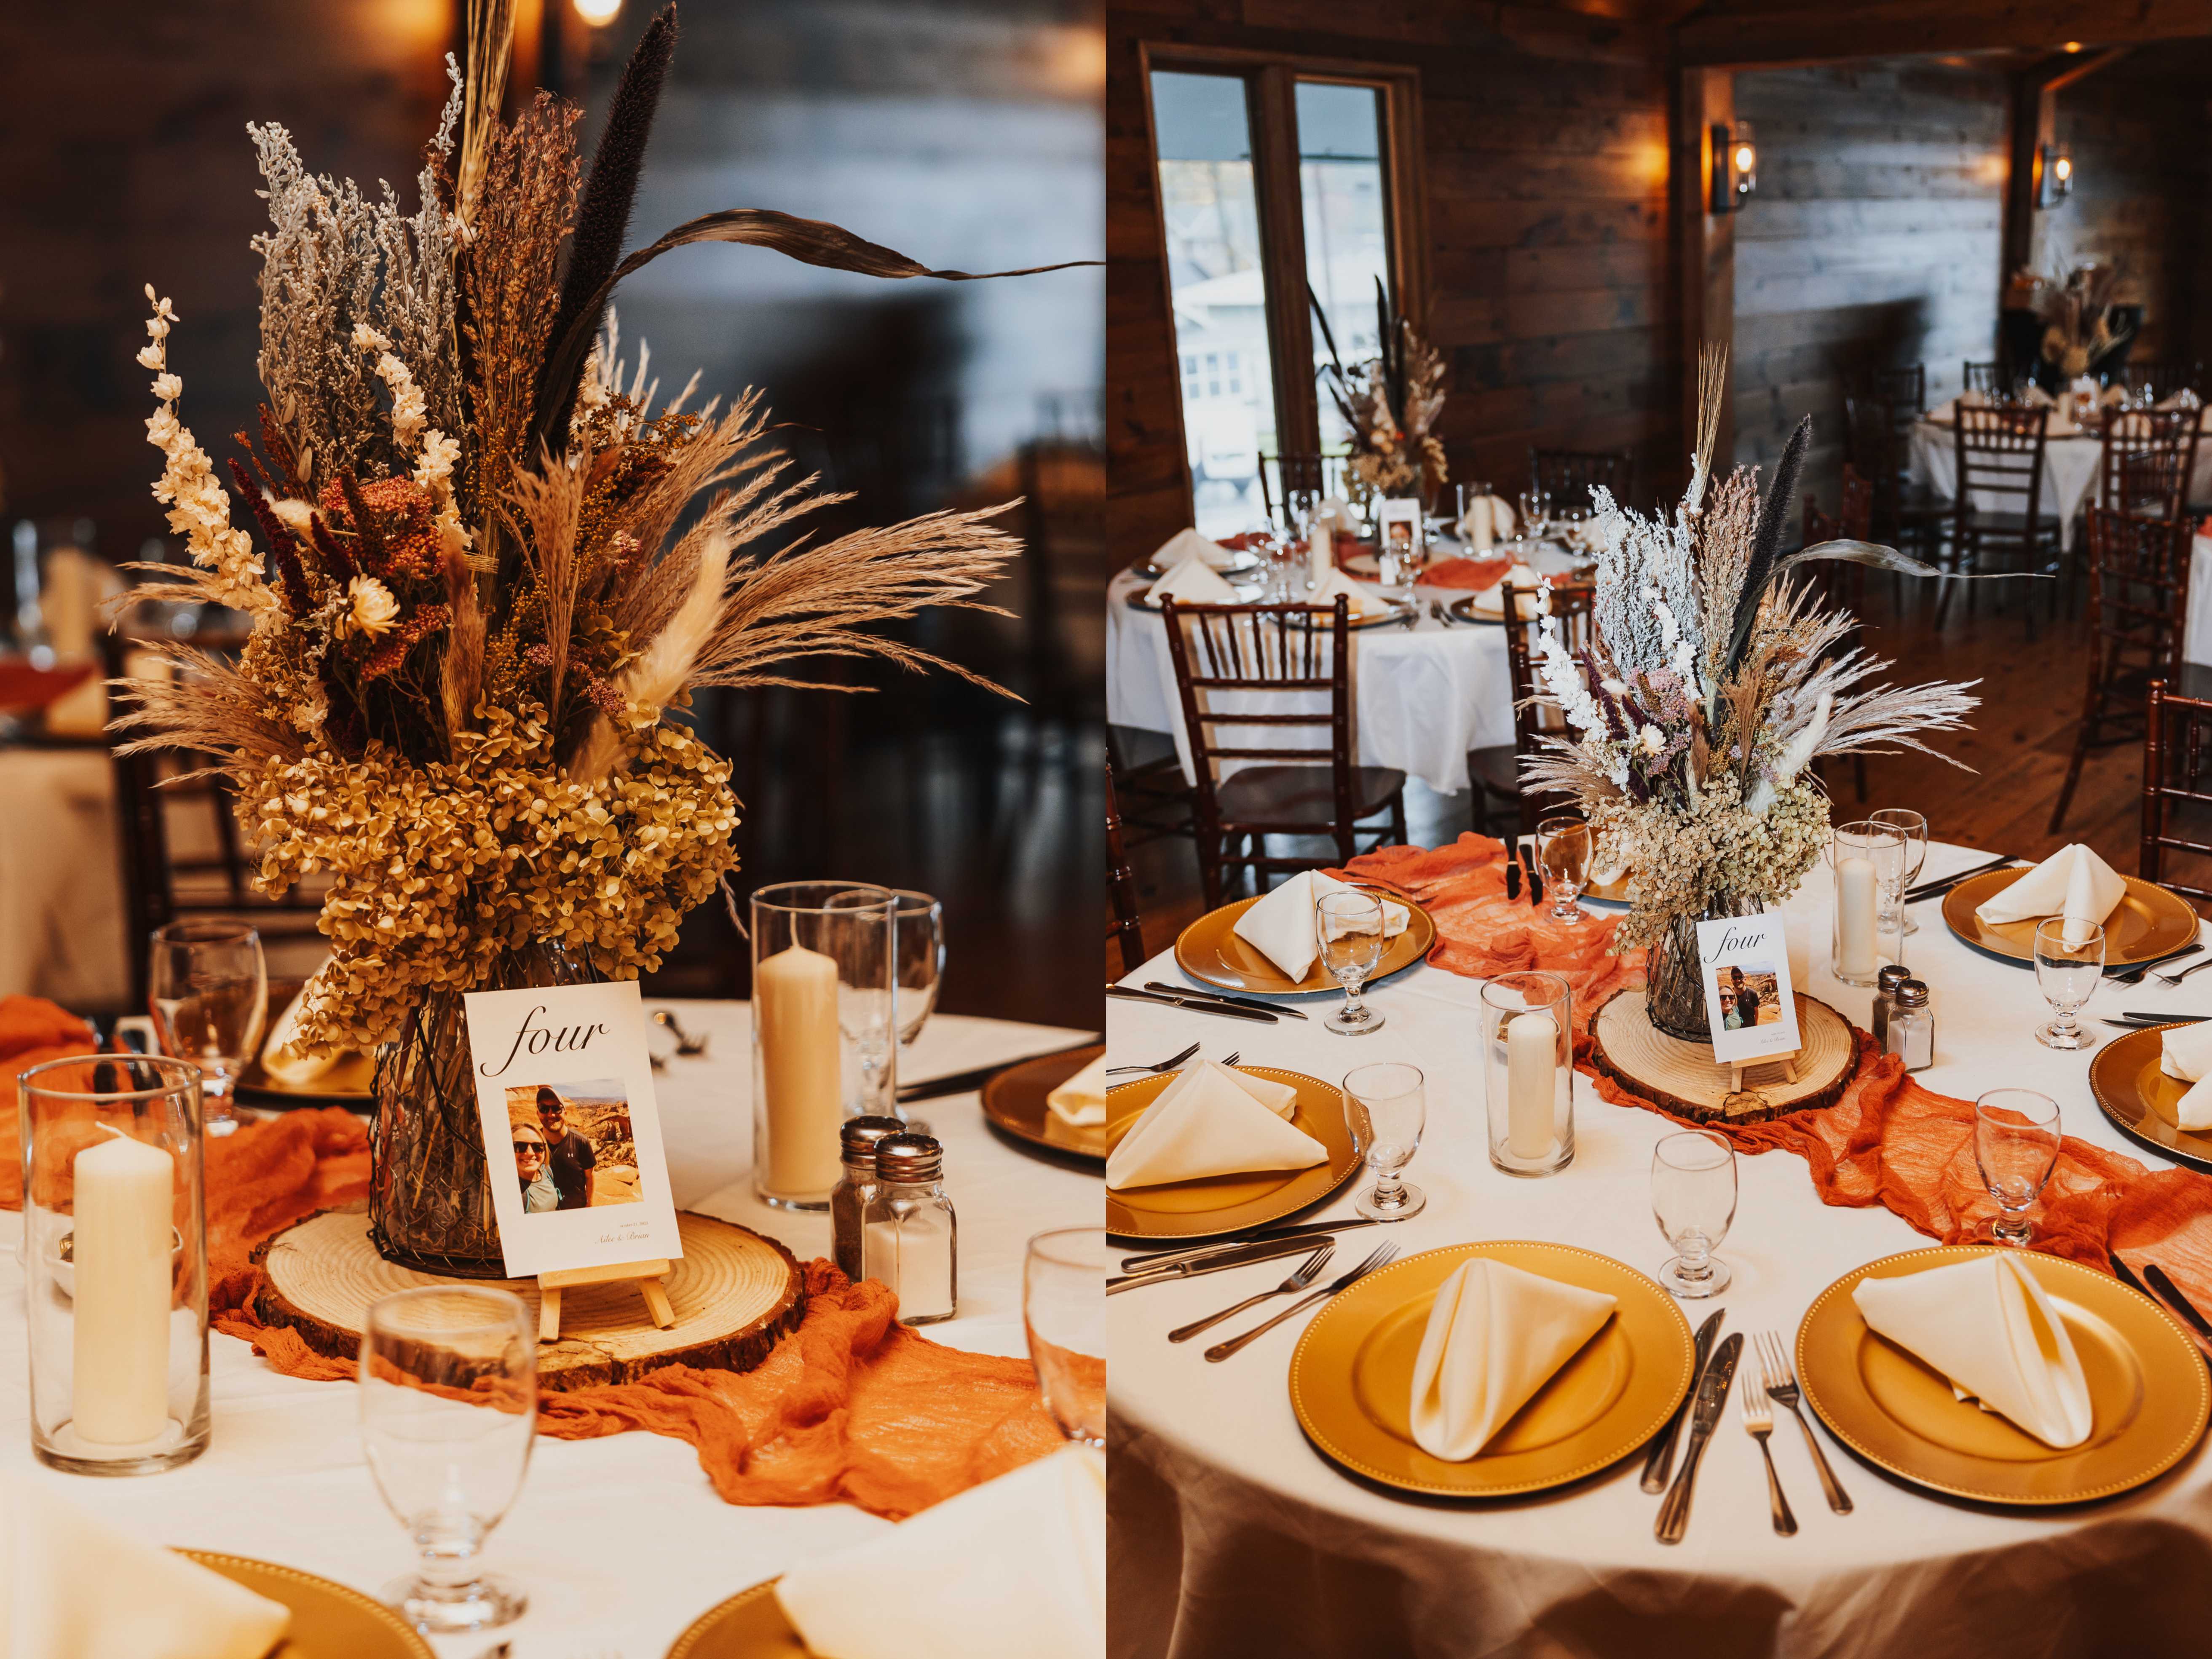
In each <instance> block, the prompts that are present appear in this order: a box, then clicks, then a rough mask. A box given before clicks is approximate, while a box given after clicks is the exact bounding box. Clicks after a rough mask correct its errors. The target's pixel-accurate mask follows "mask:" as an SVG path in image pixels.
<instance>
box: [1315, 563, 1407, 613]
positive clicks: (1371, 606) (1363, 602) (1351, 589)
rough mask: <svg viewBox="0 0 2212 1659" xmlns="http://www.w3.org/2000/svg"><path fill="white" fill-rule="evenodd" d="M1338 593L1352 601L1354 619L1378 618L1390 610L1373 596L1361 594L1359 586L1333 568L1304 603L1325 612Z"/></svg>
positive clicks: (1365, 593)
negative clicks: (1315, 606)
mask: <svg viewBox="0 0 2212 1659" xmlns="http://www.w3.org/2000/svg"><path fill="white" fill-rule="evenodd" d="M1340 593H1341V594H1343V595H1344V596H1345V598H1346V599H1350V600H1351V601H1352V615H1353V616H1355V617H1379V616H1382V615H1383V613H1384V612H1385V611H1389V608H1390V607H1389V605H1385V604H1384V603H1383V601H1382V600H1381V599H1378V598H1376V596H1375V595H1374V594H1372V593H1369V592H1363V591H1362V590H1361V588H1360V586H1359V584H1358V582H1355V581H1354V580H1352V578H1351V577H1349V576H1347V575H1346V574H1344V572H1342V571H1341V570H1338V569H1334V568H1331V569H1330V570H1328V572H1326V573H1325V574H1323V575H1322V579H1321V580H1319V581H1317V582H1316V583H1315V584H1314V586H1313V591H1312V592H1310V593H1308V594H1307V595H1306V603H1307V604H1308V605H1318V606H1320V607H1321V608H1322V609H1323V610H1327V609H1328V607H1329V606H1331V605H1334V604H1335V603H1336V596H1337V595H1338V594H1340Z"/></svg>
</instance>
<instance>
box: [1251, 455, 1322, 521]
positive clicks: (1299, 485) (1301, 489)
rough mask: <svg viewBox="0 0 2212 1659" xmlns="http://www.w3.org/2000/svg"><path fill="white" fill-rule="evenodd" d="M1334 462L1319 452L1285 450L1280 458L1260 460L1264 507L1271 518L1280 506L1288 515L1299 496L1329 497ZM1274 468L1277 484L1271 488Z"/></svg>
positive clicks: (1268, 456) (1269, 457)
mask: <svg viewBox="0 0 2212 1659" xmlns="http://www.w3.org/2000/svg"><path fill="white" fill-rule="evenodd" d="M1331 459H1333V458H1332V457H1330V456H1328V455H1324V454H1322V453H1321V451H1319V450H1317V449H1285V450H1284V451H1282V452H1281V453H1279V454H1275V455H1267V454H1262V455H1261V457H1260V503H1261V506H1263V507H1266V508H1267V516H1268V517H1269V518H1271V519H1272V518H1273V517H1274V516H1275V508H1276V507H1277V505H1278V504H1280V506H1281V507H1283V509H1284V510H1285V512H1287V511H1289V510H1290V507H1291V503H1292V502H1293V501H1296V500H1297V498H1298V497H1299V496H1301V495H1306V496H1311V497H1316V498H1318V497H1320V496H1322V495H1328V493H1329V492H1328V475H1329V470H1330V469H1329V465H1328V464H1329V462H1330V460H1331ZM1269 467H1273V469H1274V472H1275V482H1274V483H1273V486H1270V485H1269V483H1268V482H1267V470H1268V468H1269Z"/></svg>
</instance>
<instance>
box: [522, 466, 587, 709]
mask: <svg viewBox="0 0 2212 1659" xmlns="http://www.w3.org/2000/svg"><path fill="white" fill-rule="evenodd" d="M540 461H541V466H540V468H539V470H538V471H535V472H526V471H517V472H516V473H515V475H514V477H513V483H510V484H509V486H508V488H507V501H509V502H510V503H511V504H512V505H513V508H514V509H515V512H514V514H513V516H512V517H510V520H509V522H510V524H512V525H513V528H514V531H515V533H516V536H517V538H518V539H519V540H520V542H521V543H522V544H523V548H524V550H525V551H524V556H525V557H526V558H527V559H528V561H529V562H530V568H531V574H532V575H534V576H535V577H536V578H537V580H538V597H539V599H540V602H541V603H542V604H543V605H544V614H545V647H546V649H547V651H548V652H549V653H550V654H551V659H552V660H551V661H550V664H549V665H548V666H547V670H546V675H547V680H548V690H547V694H546V722H545V723H546V725H547V726H548V727H550V729H551V730H553V731H555V732H558V731H559V730H560V729H561V690H562V683H563V682H564V681H565V680H566V679H567V678H568V640H569V635H570V634H571V633H572V631H573V630H574V625H575V619H576V577H577V572H578V568H579V566H578V561H577V557H576V538H577V533H578V532H579V530H580V528H581V526H582V522H583V516H584V495H585V475H584V471H583V469H582V468H580V467H573V466H570V465H568V463H566V462H565V461H556V460H554V459H551V458H550V457H549V456H544V455H542V454H541V456H540ZM518 520H519V521H518Z"/></svg>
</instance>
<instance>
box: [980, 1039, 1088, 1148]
mask: <svg viewBox="0 0 2212 1659" xmlns="http://www.w3.org/2000/svg"><path fill="white" fill-rule="evenodd" d="M1105 1052H1106V1048H1105V1045H1104V1044H1103V1043H1101V1044H1098V1045H1097V1046H1096V1047H1093V1048H1079V1049H1077V1050H1076V1051H1075V1052H1074V1053H1073V1054H1045V1055H1043V1056H1042V1057H1040V1058H1038V1059H1036V1060H1025V1061H1024V1062H1023V1063H1022V1064H1021V1065H1019V1066H1009V1067H1008V1068H1007V1069H1006V1070H1005V1071H1003V1072H1001V1073H999V1074H998V1075H997V1076H996V1077H994V1078H993V1079H991V1080H990V1081H989V1082H988V1083H986V1084H985V1085H983V1115H984V1116H985V1117H987V1118H988V1119H990V1120H991V1121H992V1122H993V1123H994V1124H996V1125H997V1126H998V1127H1000V1128H1001V1129H1004V1130H1005V1131H1006V1133H1008V1134H1010V1135H1012V1136H1013V1137H1015V1139H1019V1140H1026V1141H1029V1142H1030V1143H1031V1144H1032V1145H1034V1146H1043V1147H1047V1148H1048V1149H1050V1150H1051V1151H1053V1152H1065V1153H1066V1154H1067V1155H1068V1156H1069V1157H1071V1158H1089V1159H1091V1160H1092V1161H1094V1162H1096V1163H1100V1164H1103V1163H1104V1162H1105V1161H1106V1126H1105V1125H1104V1124H1103V1123H1100V1124H1094V1125H1092V1126H1091V1127H1089V1128H1085V1129H1071V1128H1069V1127H1067V1125H1066V1124H1065V1123H1062V1122H1061V1121H1060V1120H1059V1119H1058V1118H1056V1117H1054V1115H1052V1109H1051V1108H1050V1107H1049V1106H1048V1105H1047V1104H1046V1103H1045V1097H1046V1096H1047V1095H1048V1094H1050V1093H1051V1092H1052V1091H1054V1089H1057V1088H1058V1087H1060V1085H1061V1084H1063V1083H1065V1082H1066V1081H1067V1079H1070V1078H1072V1077H1073V1076H1074V1075H1075V1074H1076V1073H1078V1072H1079V1071H1081V1070H1082V1069H1083V1068H1084V1067H1085V1066H1088V1065H1089V1064H1090V1063H1091V1061H1092V1060H1096V1059H1097V1058H1098V1056H1099V1055H1101V1054H1104V1053H1105Z"/></svg>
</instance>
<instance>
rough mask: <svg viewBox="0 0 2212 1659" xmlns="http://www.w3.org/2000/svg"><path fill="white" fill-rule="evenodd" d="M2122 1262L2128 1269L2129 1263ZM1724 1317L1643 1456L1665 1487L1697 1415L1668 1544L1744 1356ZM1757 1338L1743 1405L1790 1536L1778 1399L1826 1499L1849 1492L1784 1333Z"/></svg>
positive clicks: (1667, 1504)
mask: <svg viewBox="0 0 2212 1659" xmlns="http://www.w3.org/2000/svg"><path fill="white" fill-rule="evenodd" d="M2113 1265H2114V1267H2116V1268H2119V1267H2121V1264H2120V1262H2119V1261H2118V1258H2117V1257H2115V1258H2114V1259H2113ZM2121 1270H2122V1271H2123V1272H2124V1268H2121ZM1721 1318H1722V1316H1721V1315H1720V1314H1719V1313H1717V1312H1716V1313H1714V1314H1712V1315H1711V1316H1710V1317H1708V1318H1707V1319H1706V1321H1705V1323H1704V1324H1703V1325H1702V1326H1700V1327H1699V1330H1698V1344H1697V1357H1696V1359H1695V1361H1694V1362H1693V1364H1692V1387H1691V1390H1690V1399H1689V1400H1686V1401H1684V1402H1683V1408H1682V1410H1681V1411H1680V1412H1677V1413H1675V1414H1674V1417H1673V1418H1672V1419H1669V1420H1668V1424H1667V1426H1666V1427H1665V1428H1663V1429H1662V1430H1661V1431H1659V1437H1658V1438H1657V1440H1656V1442H1655V1443H1654V1444H1653V1446H1652V1449H1651V1451H1650V1455H1649V1456H1648V1457H1647V1458H1646V1460H1645V1462H1644V1481H1643V1485H1644V1491H1646V1492H1657V1491H1659V1490H1660V1489H1661V1488H1662V1487H1665V1486H1667V1465H1668V1461H1669V1460H1670V1459H1671V1458H1672V1457H1673V1455H1674V1436H1675V1433H1676V1431H1678V1430H1679V1429H1680V1426H1681V1421H1682V1417H1683V1415H1684V1413H1687V1414H1688V1415H1689V1417H1690V1419H1691V1421H1690V1445H1689V1449H1688V1451H1687V1452H1686V1453H1685V1454H1684V1455H1683V1459H1682V1469H1681V1473H1680V1474H1677V1475H1676V1476H1675V1477H1674V1485H1673V1486H1671V1487H1668V1488H1667V1496H1666V1498H1665V1500H1664V1501H1663V1502H1662V1504H1660V1505H1659V1516H1658V1519H1657V1520H1656V1522H1654V1523H1653V1528H1652V1529H1653V1531H1654V1533H1655V1534H1656V1535H1657V1537H1658V1540H1659V1541H1660V1542H1661V1543H1662V1544H1679V1543H1680V1542H1681V1541H1682V1535H1683V1534H1684V1533H1685V1532H1686V1531H1687V1530H1688V1528H1689V1524H1690V1499H1691V1495H1692V1492H1695V1490H1696V1487H1697V1480H1698V1465H1699V1462H1700V1460H1701V1459H1702V1458H1703V1457H1704V1455H1705V1447H1706V1445H1707V1444H1708V1443H1710V1442H1711V1439H1712V1434H1713V1431H1714V1430H1715V1429H1716V1428H1717V1427H1719V1425H1720V1419H1721V1412H1722V1409H1723V1407H1725V1406H1726V1405H1727V1403H1728V1394H1729V1384H1730V1383H1733V1382H1734V1381H1735V1373H1736V1367H1737V1365H1738V1364H1739V1363H1740V1362H1741V1359H1742V1358H1743V1347H1744V1341H1743V1337H1742V1336H1741V1334H1736V1335H1732V1336H1729V1337H1727V1338H1724V1339H1723V1340H1722V1341H1721V1342H1720V1343H1719V1345H1718V1346H1717V1347H1716V1346H1715V1345H1714V1341H1713V1339H1714V1337H1715V1336H1716V1335H1717V1334H1718V1333H1719V1331H1720V1325H1721ZM1752 1341H1753V1347H1752V1356H1751V1363H1752V1364H1753V1366H1754V1367H1755V1368H1756V1369H1755V1370H1747V1371H1746V1372H1745V1374H1744V1389H1743V1396H1742V1398H1741V1400H1740V1401H1738V1402H1737V1405H1738V1409H1739V1410H1740V1411H1741V1413H1742V1416H1743V1428H1744V1432H1745V1433H1746V1434H1747V1435H1749V1436H1750V1437H1752V1438H1753V1440H1755V1441H1757V1442H1758V1443H1759V1456H1760V1458H1761V1460H1762V1461H1764V1462H1765V1465H1766V1498H1767V1506H1768V1509H1769V1510H1770V1511H1771V1516H1772V1519H1773V1522H1774V1530H1775V1531H1776V1532H1778V1533H1779V1534H1782V1535H1783V1536H1784V1537H1785V1538H1786V1537H1790V1536H1791V1535H1793V1534H1795V1533H1796V1530H1797V1517H1796V1515H1795V1514H1794V1513H1792V1512H1791V1510H1790V1500H1789V1498H1787V1497H1785V1496H1784V1494H1783V1491H1782V1476H1781V1474H1780V1473H1779V1472H1778V1470H1777V1469H1776V1468H1775V1467H1774V1451H1773V1448H1772V1446H1771V1443H1770V1437H1771V1436H1772V1434H1773V1432H1774V1407H1776V1406H1780V1407H1783V1408H1784V1409H1785V1410H1786V1411H1788V1412H1789V1413H1790V1415H1791V1416H1792V1417H1794V1418H1796V1419H1797V1427H1798V1429H1799V1430H1800V1431H1802V1433H1803V1434H1804V1437H1805V1449H1806V1450H1807V1451H1808V1452H1810V1453H1811V1454H1812V1457H1813V1468H1814V1470H1816V1471H1817V1472H1818V1473H1819V1474H1820V1490H1821V1492H1823V1493H1824V1494H1825V1495H1826V1498H1827V1500H1828V1507H1829V1508H1830V1509H1831V1510H1834V1511H1835V1512H1836V1513H1837V1514H1838V1515H1849V1514H1850V1512H1851V1500H1850V1495H1849V1494H1848V1493H1846V1492H1844V1486H1843V1482H1841V1481H1840V1480H1837V1479H1836V1472H1835V1470H1834V1469H1832V1468H1830V1467H1829V1466H1828V1457H1827V1454H1826V1452H1824V1451H1822V1450H1821V1449H1820V1441H1819V1440H1818V1439H1817V1438H1815V1437H1814V1433H1813V1425H1812V1423H1811V1421H1810V1420H1809V1419H1808V1418H1807V1417H1806V1415H1805V1413H1804V1411H1803V1409H1802V1406H1801V1403H1800V1402H1801V1401H1802V1399H1803V1395H1802V1393H1801V1392H1800V1390H1799V1389H1798V1387H1797V1372H1796V1367H1794V1366H1793V1365H1792V1364H1790V1350H1789V1347H1788V1346H1787V1345H1786V1344H1784V1341H1783V1340H1782V1337H1781V1334H1780V1333H1778V1332H1775V1331H1759V1332H1757V1333H1754V1334H1753V1339H1752ZM1708 1356H1710V1358H1709V1357H1708Z"/></svg>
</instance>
